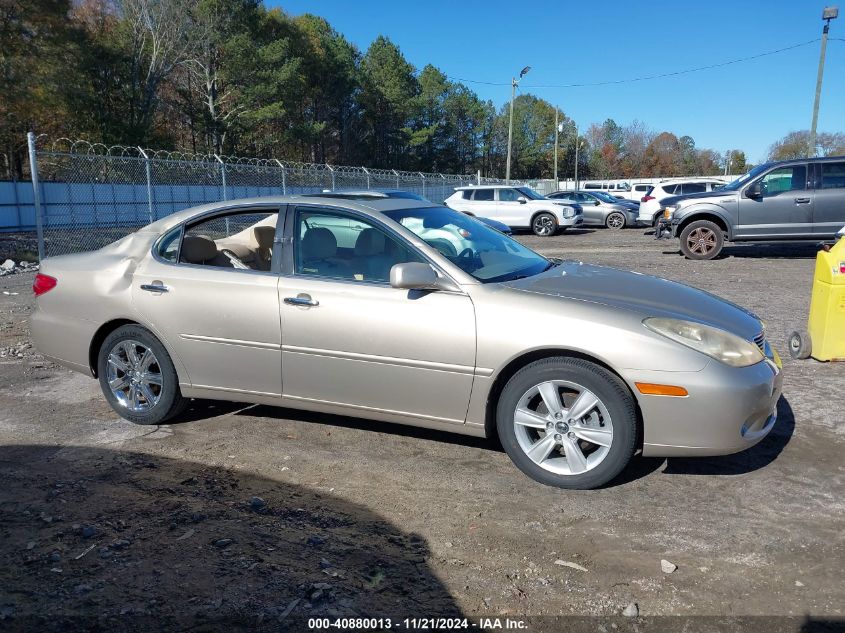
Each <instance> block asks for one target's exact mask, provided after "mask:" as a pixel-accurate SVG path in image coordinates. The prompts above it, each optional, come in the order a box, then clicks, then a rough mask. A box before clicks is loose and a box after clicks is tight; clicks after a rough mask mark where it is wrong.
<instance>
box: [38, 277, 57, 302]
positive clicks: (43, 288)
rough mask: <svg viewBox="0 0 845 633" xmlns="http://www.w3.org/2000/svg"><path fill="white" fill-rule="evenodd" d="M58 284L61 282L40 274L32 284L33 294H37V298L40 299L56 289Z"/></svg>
mask: <svg viewBox="0 0 845 633" xmlns="http://www.w3.org/2000/svg"><path fill="white" fill-rule="evenodd" d="M57 283H59V282H58V280H57V279H56V278H55V277H51V276H50V275H42V274H41V273H38V274H37V275H35V281H33V282H32V292H34V293H35V296H36V297H40V296H41V295H43V294H44V293H45V292H48V291H50V290H52V289H53V288H55V287H56V284H57Z"/></svg>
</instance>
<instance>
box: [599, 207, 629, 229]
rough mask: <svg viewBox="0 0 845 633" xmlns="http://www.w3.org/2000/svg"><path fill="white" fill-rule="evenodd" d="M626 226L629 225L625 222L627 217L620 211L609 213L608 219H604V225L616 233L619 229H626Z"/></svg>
mask: <svg viewBox="0 0 845 633" xmlns="http://www.w3.org/2000/svg"><path fill="white" fill-rule="evenodd" d="M611 218H612V219H611ZM626 224H627V223H626V222H625V215H624V214H622V213H619V212H618V211H613V212H612V213H608V214H607V217H606V218H605V219H604V225H605V226H606V227H607V228H609V229H613V230H615V231H618V230H619V229H624V228H625V225H626Z"/></svg>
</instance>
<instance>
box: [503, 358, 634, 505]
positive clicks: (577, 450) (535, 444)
mask: <svg viewBox="0 0 845 633" xmlns="http://www.w3.org/2000/svg"><path fill="white" fill-rule="evenodd" d="M496 425H497V430H498V432H499V439H500V440H501V442H502V445H503V446H504V448H505V451H507V453H508V455H509V456H510V458H511V460H513V462H514V464H516V466H517V467H518V468H519V469H520V470H521V471H522V472H524V473H525V474H526V475H528V476H529V477H531V478H532V479H534V480H535V481H538V482H540V483H542V484H546V485H548V486H555V487H558V488H571V489H580V490H586V489H591V488H596V487H598V486H601V485H603V484H605V483H607V482H608V481H610V480H611V479H613V478H614V477H616V475H618V474H619V473H620V472H621V471H622V469H624V468H625V466H626V465H627V464H628V462H629V461H630V459H631V456H632V455H633V454H634V447H635V444H636V435H637V431H636V429H637V426H636V413H635V409H634V401H633V397H632V396H631V394H630V392H629V391H628V389H627V387H626V386H625V384H624V383H623V382H622V381H621V380H620V379H619V378H618V377H617V376H615V375H613V374H612V373H610V372H609V371H607V370H606V369H604V368H603V367H600V366H598V365H596V364H594V363H591V362H588V361H585V360H581V359H575V358H550V359H544V360H539V361H536V362H534V363H531V364H530V365H528V366H526V367H524V368H523V369H521V370H520V371H519V372H517V373H516V374H515V375H514V376H513V377H512V378H511V379H510V380H509V381H508V383H507V385H506V386H505V388H504V390H503V391H502V395H501V398H500V399H499V404H498V407H497V411H496Z"/></svg>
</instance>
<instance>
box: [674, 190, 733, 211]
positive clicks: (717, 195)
mask: <svg viewBox="0 0 845 633" xmlns="http://www.w3.org/2000/svg"><path fill="white" fill-rule="evenodd" d="M735 195H736V191H725V192H719V190H718V189H717V190H716V191H702V192H701V193H688V194H687V195H685V196H669V197H668V198H663V199H662V200H661V201H660V204H661V205H663V206H664V207H665V206H667V205H670V204H677V203H679V202H681V201H682V200H700V199H702V198H711V199H712V200H713V201H714V202H717V203H718V201H719V200H720V199H723V198H730V197H732V196H735Z"/></svg>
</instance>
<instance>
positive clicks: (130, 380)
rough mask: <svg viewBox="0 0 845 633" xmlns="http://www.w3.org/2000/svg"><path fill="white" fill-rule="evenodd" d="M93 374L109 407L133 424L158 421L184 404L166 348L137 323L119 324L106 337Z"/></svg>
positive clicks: (167, 416)
mask: <svg viewBox="0 0 845 633" xmlns="http://www.w3.org/2000/svg"><path fill="white" fill-rule="evenodd" d="M97 375H98V376H99V379H100V387H101V388H102V390H103V394H104V395H105V397H106V400H107V401H108V403H109V404H110V405H111V407H112V409H114V410H115V411H116V412H117V413H118V414H119V415H120V416H122V417H124V418H126V419H127V420H129V421H131V422H134V423H136V424H161V423H163V422H165V421H166V420H169V419H170V418H173V417H174V416H176V415H178V414H179V413H180V412H181V411H182V409H184V407H185V405H186V403H187V401H186V400H185V398H183V397H182V392H181V391H180V390H179V379H178V376H177V375H176V369H175V367H174V366H173V361H172V360H171V359H170V355H169V354H168V353H167V350H166V349H164V346H163V345H162V344H161V342H160V341H159V340H158V339H157V338H156V337H155V336H154V335H153V334H152V333H151V332H150V331H149V330H147V329H146V328H143V327H141V326H140V325H124V326H121V327H119V328H117V329H116V330H115V331H114V332H112V333H111V334H109V335H108V336H107V337H106V340H105V341H103V344H102V345H101V346H100V352H99V356H98V359H97Z"/></svg>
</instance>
